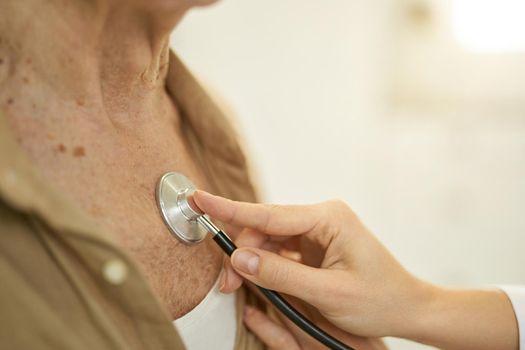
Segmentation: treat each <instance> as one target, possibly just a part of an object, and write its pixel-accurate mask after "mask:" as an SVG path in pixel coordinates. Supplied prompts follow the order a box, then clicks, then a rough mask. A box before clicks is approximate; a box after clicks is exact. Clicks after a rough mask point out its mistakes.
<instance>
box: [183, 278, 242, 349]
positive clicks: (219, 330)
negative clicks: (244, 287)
mask: <svg viewBox="0 0 525 350" xmlns="http://www.w3.org/2000/svg"><path fill="white" fill-rule="evenodd" d="M173 324H174V325H175V328H177V330H178V331H179V335H180V336H181V338H182V341H183V342H184V344H185V345H186V349H187V350H209V349H216V350H232V349H233V347H234V345H235V335H236V332H237V319H236V311H235V294H222V293H221V292H219V280H217V281H216V282H215V284H214V285H213V287H212V288H211V290H210V291H209V293H208V294H207V295H206V296H205V297H204V299H203V300H202V301H201V302H200V303H199V304H198V305H197V306H195V308H193V310H191V311H190V312H188V313H187V314H186V315H184V316H182V317H181V318H178V319H176V320H175V321H173Z"/></svg>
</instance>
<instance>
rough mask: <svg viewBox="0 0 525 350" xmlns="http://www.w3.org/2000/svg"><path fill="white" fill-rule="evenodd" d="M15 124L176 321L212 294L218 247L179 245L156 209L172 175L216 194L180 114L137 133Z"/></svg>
mask: <svg viewBox="0 0 525 350" xmlns="http://www.w3.org/2000/svg"><path fill="white" fill-rule="evenodd" d="M143 117H144V118H147V116H143ZM12 120H14V124H15V125H14V129H15V132H16V133H17V134H18V138H19V142H20V143H21V145H22V146H23V148H24V149H25V150H26V151H27V152H28V153H29V156H30V158H31V159H32V160H33V161H34V162H35V165H36V167H37V168H38V170H39V171H41V172H42V173H43V175H44V176H45V177H46V178H47V179H48V180H49V181H50V182H51V183H52V184H53V185H55V186H56V187H57V188H58V189H59V190H60V191H61V192H63V193H65V194H66V195H68V196H69V197H70V198H72V199H73V201H74V202H76V203H78V204H79V206H80V207H82V208H83V209H84V210H85V211H87V212H88V213H89V214H91V215H92V216H93V217H94V218H95V219H96V220H97V221H98V222H99V223H100V224H101V225H103V226H105V227H106V228H108V229H109V231H110V232H112V233H113V235H114V237H111V239H114V240H115V242H117V244H119V245H120V246H121V247H122V248H123V249H124V250H126V251H127V252H128V253H129V254H130V255H131V256H132V257H133V258H135V260H136V261H137V262H138V263H139V265H140V267H141V268H142V269H143V271H144V274H145V275H146V277H147V278H148V280H149V281H150V283H151V285H152V287H153V289H154V290H155V292H156V294H157V295H158V296H159V297H160V299H161V300H162V301H163V302H164V304H165V305H166V306H167V308H168V310H169V312H170V313H171V315H172V316H173V318H178V317H179V316H181V315H183V314H185V313H186V312H188V311H189V310H191V309H192V308H193V307H194V306H195V305H196V304H197V303H198V302H199V301H200V300H201V299H202V298H203V297H204V296H205V295H206V293H207V292H208V291H209V289H210V288H211V286H212V284H213V283H214V281H215V280H216V278H217V276H218V273H219V268H220V260H221V254H220V252H219V251H218V249H216V247H215V246H214V244H213V242H211V241H210V240H206V241H205V242H203V243H202V244H200V245H198V246H195V247H187V246H184V245H182V244H181V243H179V242H178V241H177V240H176V239H174V238H173V237H172V236H171V235H170V233H169V231H168V229H167V228H166V227H165V225H164V223H163V221H162V219H161V216H160V214H159V212H158V209H157V205H156V203H155V186H156V183H157V181H158V179H159V178H160V176H161V175H162V174H163V173H165V172H167V171H178V172H182V173H184V174H185V175H186V176H188V177H189V178H190V179H191V180H192V181H193V182H194V183H195V184H196V185H197V186H198V187H200V188H203V189H208V190H211V188H210V187H209V183H208V181H207V179H206V176H205V174H204V173H203V170H202V168H201V165H200V164H198V162H196V161H195V160H194V158H195V157H194V153H193V151H192V150H191V148H190V147H189V145H188V143H187V142H186V140H185V136H184V134H183V132H182V130H181V127H180V125H179V123H177V122H176V120H178V119H177V117H176V115H175V116H164V117H162V118H155V116H152V118H150V119H149V120H147V119H144V122H143V123H142V124H140V125H138V124H137V125H132V126H129V127H127V126H126V125H112V126H110V125H100V124H98V123H94V122H92V121H90V120H89V119H83V120H82V119H80V120H79V119H75V120H67V119H65V120H62V121H61V122H60V123H52V124H48V123H46V124H42V125H38V127H35V126H34V125H33V126H31V125H28V124H25V125H24V122H23V121H22V123H20V122H21V120H20V119H18V120H17V119H13V118H12ZM37 124H38V123H37Z"/></svg>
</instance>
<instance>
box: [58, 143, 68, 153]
mask: <svg viewBox="0 0 525 350" xmlns="http://www.w3.org/2000/svg"><path fill="white" fill-rule="evenodd" d="M58 151H59V152H60V153H66V151H67V148H66V146H64V144H62V143H61V144H59V145H58Z"/></svg>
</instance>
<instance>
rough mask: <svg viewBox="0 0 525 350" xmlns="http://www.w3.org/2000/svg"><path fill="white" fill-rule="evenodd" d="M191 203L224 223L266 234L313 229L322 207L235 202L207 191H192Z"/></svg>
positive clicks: (298, 232)
mask: <svg viewBox="0 0 525 350" xmlns="http://www.w3.org/2000/svg"><path fill="white" fill-rule="evenodd" d="M193 199H194V201H195V204H196V205H197V206H198V207H199V208H200V209H201V210H202V211H203V212H204V213H206V214H208V215H210V216H211V217H213V218H215V219H218V220H220V221H222V222H224V223H227V224H231V225H237V226H242V227H248V228H251V229H254V230H257V231H260V232H263V233H267V234H270V235H300V234H305V233H309V232H312V231H314V230H315V229H316V228H317V227H318V226H319V225H320V223H321V218H322V216H323V215H322V210H321V209H320V207H318V206H315V205H275V204H255V203H245V202H236V201H232V200H229V199H226V198H223V197H218V196H214V195H212V194H209V193H207V192H203V191H196V192H195V193H194V194H193Z"/></svg>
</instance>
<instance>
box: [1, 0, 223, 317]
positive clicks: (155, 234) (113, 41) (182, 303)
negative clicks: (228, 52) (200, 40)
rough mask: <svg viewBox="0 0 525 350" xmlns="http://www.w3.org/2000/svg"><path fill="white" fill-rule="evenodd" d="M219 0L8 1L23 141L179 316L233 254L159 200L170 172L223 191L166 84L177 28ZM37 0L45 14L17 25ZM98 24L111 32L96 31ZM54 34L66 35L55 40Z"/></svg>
mask: <svg viewBox="0 0 525 350" xmlns="http://www.w3.org/2000/svg"><path fill="white" fill-rule="evenodd" d="M208 2H210V1H204V0H201V1H199V0H172V1H166V0H147V1H146V0H129V1H120V0H106V4H107V5H108V6H112V7H111V11H107V12H101V13H98V12H96V11H97V9H96V8H91V7H90V6H92V5H93V4H94V3H95V2H85V1H78V0H70V1H68V2H67V3H68V6H66V7H61V8H60V9H57V8H55V9H53V11H49V13H44V12H45V11H47V10H48V9H50V8H51V7H52V6H56V5H57V4H56V3H55V2H49V1H46V0H24V1H23V2H20V1H16V0H8V1H4V0H3V1H0V33H1V34H2V38H0V39H2V41H1V42H0V57H1V58H2V59H3V64H2V65H1V66H0V107H4V108H3V112H4V114H5V115H6V116H7V119H8V122H9V124H10V125H11V127H12V130H13V132H14V134H15V136H16V137H17V139H18V140H19V143H20V145H21V147H22V148H23V150H25V152H26V153H27V155H28V156H29V158H30V159H31V160H32V162H33V163H34V166H35V168H36V169H37V170H38V171H39V172H40V173H41V174H42V175H43V176H44V177H45V178H46V179H47V180H48V181H49V182H50V183H51V184H52V185H53V186H54V187H55V188H57V189H58V190H59V191H61V192H62V193H63V194H65V195H66V196H68V197H69V198H70V199H71V200H72V202H73V203H74V204H75V205H78V206H79V207H80V208H82V209H84V210H85V211H86V213H88V214H89V215H91V216H92V217H93V218H94V219H95V220H96V221H97V222H98V223H99V224H100V225H101V226H103V227H105V228H106V229H107V231H108V232H109V234H110V237H109V238H110V239H112V240H113V241H114V242H115V243H116V244H117V245H118V246H120V247H121V248H122V249H124V250H125V251H126V252H127V253H128V254H130V255H131V256H132V257H133V258H134V260H135V261H136V262H137V264H138V266H139V267H140V268H141V270H142V271H143V273H144V276H145V277H146V278H147V280H148V281H149V283H150V284H151V286H152V288H153V290H154V291H155V293H156V294H157V296H158V297H159V298H160V300H161V301H162V302H163V303H164V305H165V306H166V307H167V310H168V311H169V312H170V313H171V315H172V317H173V318H178V317H180V316H182V315H183V314H185V313H186V312H188V311H189V310H191V309H192V308H193V307H194V306H195V305H196V304H197V303H199V302H200V301H201V300H202V299H203V298H204V296H205V295H206V293H207V292H208V291H209V289H210V288H211V286H212V285H213V283H214V281H215V280H216V278H217V276H218V274H219V270H220V267H221V260H222V258H223V254H222V253H221V252H220V250H219V249H218V248H217V247H216V246H215V243H214V242H213V241H212V240H211V239H210V238H207V239H206V241H205V242H203V243H201V244H199V245H197V246H193V247H188V246H185V245H183V244H181V243H180V242H178V241H177V240H176V239H175V238H173V237H172V236H171V234H170V232H169V230H168V229H167V228H166V226H165V224H164V222H163V221H162V219H161V216H160V213H159V211H158V208H157V204H156V202H155V186H156V184H157V181H158V179H159V178H160V176H161V175H162V174H163V173H165V172H167V171H179V172H182V173H184V174H185V175H186V176H188V177H189V178H190V179H191V180H192V181H193V182H194V183H195V184H196V185H197V187H199V188H202V189H204V190H213V189H212V188H211V187H210V185H209V183H208V179H207V178H206V176H205V175H204V174H205V173H204V169H203V167H202V166H201V164H198V163H196V161H195V160H194V158H193V157H192V154H191V150H190V147H189V145H188V142H187V135H185V133H184V132H183V127H182V121H181V118H180V116H179V113H178V110H177V106H176V105H175V104H174V102H173V101H172V99H171V98H170V97H169V96H168V94H167V91H166V88H165V82H164V78H165V77H166V74H167V71H168V54H167V53H168V46H169V33H170V32H171V29H172V26H174V25H175V24H176V23H177V22H178V21H179V20H180V18H181V17H182V15H183V13H185V10H186V9H187V8H189V7H191V6H193V5H203V4H206V3H208ZM97 3H98V2H97ZM32 5H38V8H39V9H41V11H40V12H41V13H39V16H36V17H35V18H34V19H32V20H31V21H30V22H29V23H30V25H28V22H27V21H25V22H21V23H17V22H16V19H17V18H27V14H28V13H31V11H32V8H34V7H33V6H32ZM77 6H78V7H77ZM135 7H137V8H135ZM143 8H144V9H146V10H144V9H143ZM181 9H182V10H181ZM183 10H184V11H183ZM16 11H19V12H20V13H23V14H24V15H21V16H16V15H15V13H16ZM86 11H92V12H91V13H89V14H88V13H87V12H86ZM130 14H132V16H131V17H130V16H129V15H130ZM3 16H9V18H13V19H15V20H13V21H5V20H3V19H4V18H3ZM53 16H57V18H54V17H53ZM97 16H100V18H98V17H97ZM104 16H107V17H104ZM137 18H141V20H137ZM97 20H98V22H97ZM97 23H105V24H106V25H104V26H103V28H104V31H106V32H104V33H99V34H100V35H98V36H93V37H91V36H89V35H95V34H97V33H98V32H97V31H98V30H99V29H100V28H99V27H95V28H91V27H90V26H93V25H96V24H97ZM6 24H9V25H11V26H12V27H9V28H5V27H4V26H5V25H6ZM66 24H67V25H66ZM113 24H114V25H113ZM17 25H18V27H17ZM145 25H146V26H150V27H145V28H143V27H139V26H145ZM77 26H78V27H77ZM64 28H67V31H64ZM130 33H134V35H130ZM17 34H19V36H17ZM5 35H11V36H12V37H6V36H5ZM83 36H87V37H83ZM49 38H61V39H60V40H54V41H53V45H51V46H50V45H49ZM87 42H89V43H91V45H86V44H85V43H87ZM93 48H96V49H93ZM97 50H98V51H97ZM7 67H9V69H7Z"/></svg>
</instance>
